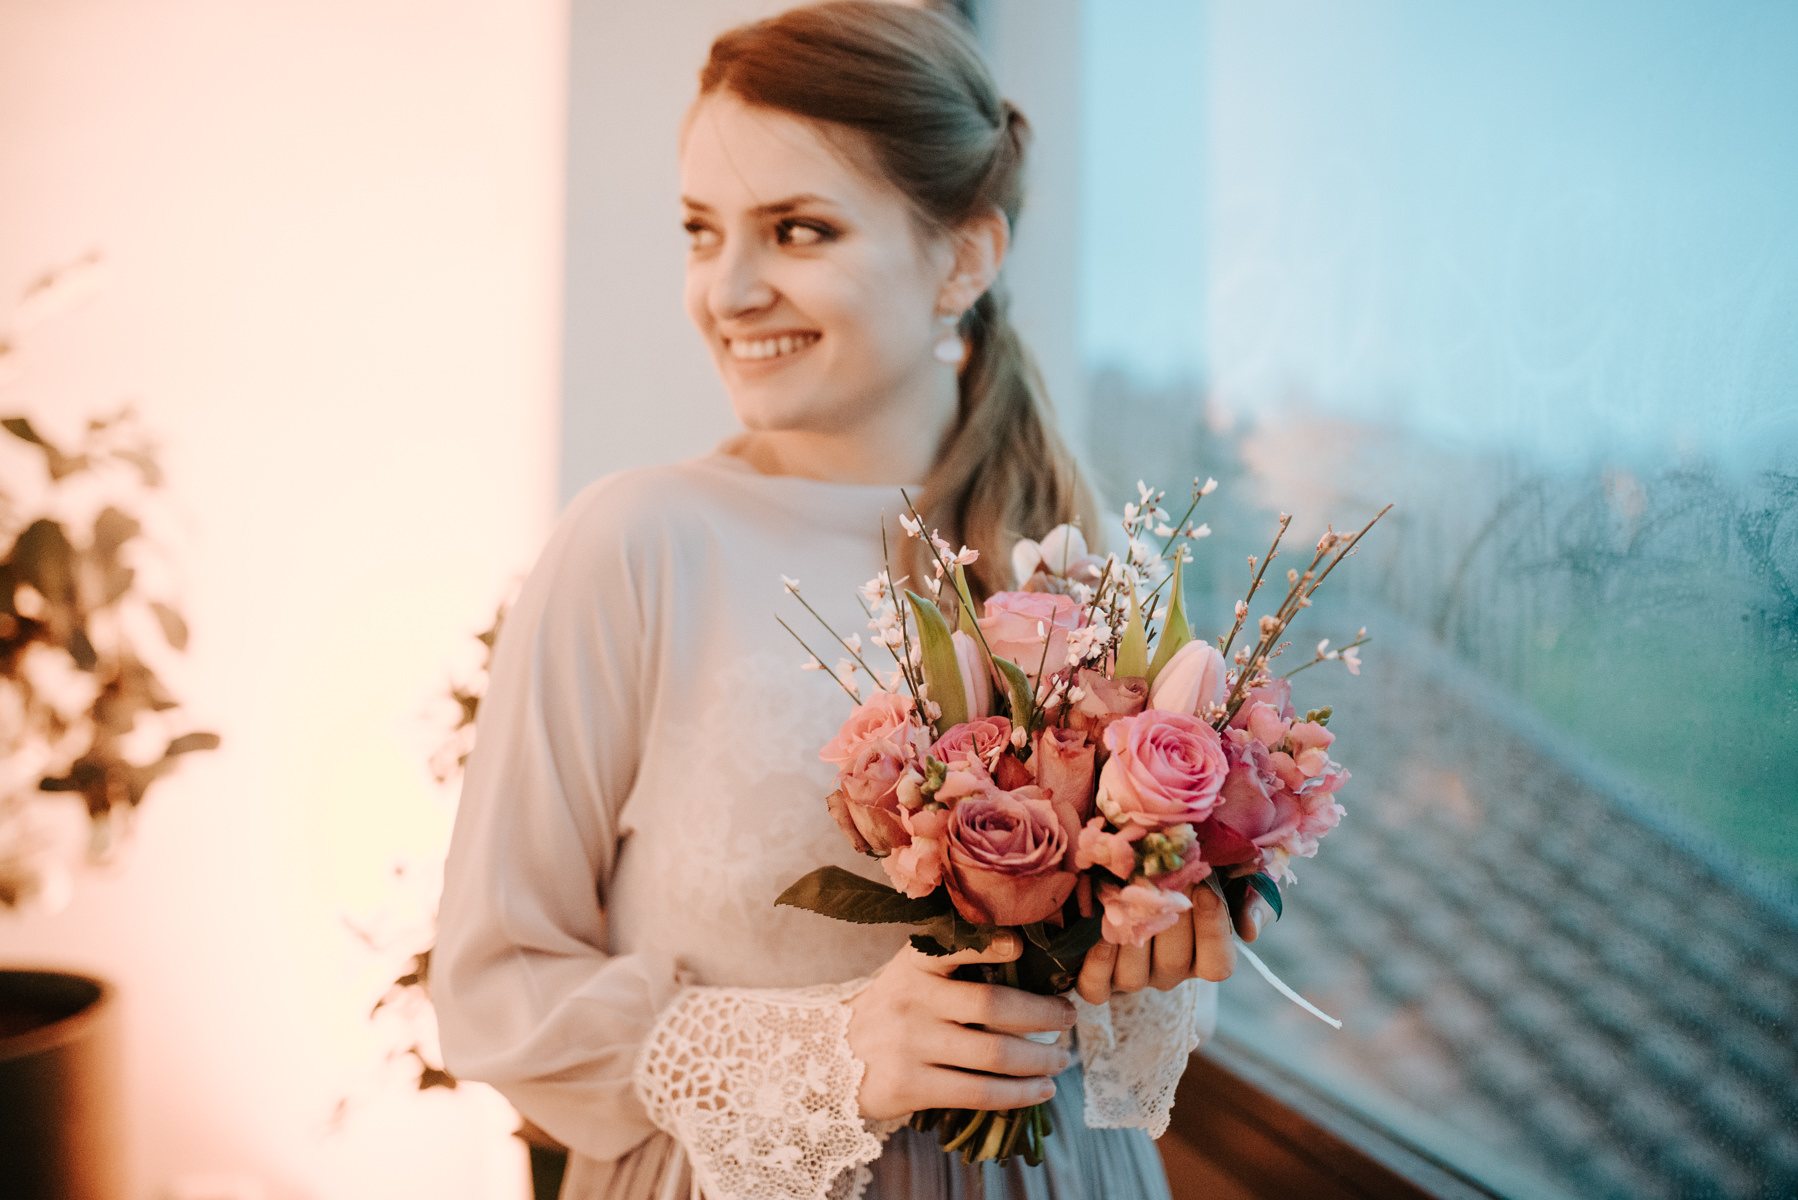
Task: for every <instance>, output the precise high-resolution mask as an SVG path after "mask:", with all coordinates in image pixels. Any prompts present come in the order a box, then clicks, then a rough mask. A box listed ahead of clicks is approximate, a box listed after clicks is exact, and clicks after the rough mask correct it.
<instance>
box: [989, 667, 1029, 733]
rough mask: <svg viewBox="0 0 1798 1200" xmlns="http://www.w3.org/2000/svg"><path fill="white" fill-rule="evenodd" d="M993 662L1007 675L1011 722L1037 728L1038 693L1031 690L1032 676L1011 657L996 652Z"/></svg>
mask: <svg viewBox="0 0 1798 1200" xmlns="http://www.w3.org/2000/svg"><path fill="white" fill-rule="evenodd" d="M993 663H994V664H995V665H996V666H997V667H998V668H999V674H1001V675H1003V676H1005V686H1006V688H1007V690H1009V691H1010V692H1011V723H1012V724H1013V725H1016V726H1018V727H1019V728H1021V729H1026V730H1031V729H1035V728H1036V693H1035V692H1034V691H1032V690H1031V687H1030V676H1028V675H1026V674H1024V668H1022V667H1020V666H1018V664H1017V663H1014V662H1012V661H1011V660H1010V659H1009V658H1000V657H999V656H998V655H996V654H995V655H993Z"/></svg>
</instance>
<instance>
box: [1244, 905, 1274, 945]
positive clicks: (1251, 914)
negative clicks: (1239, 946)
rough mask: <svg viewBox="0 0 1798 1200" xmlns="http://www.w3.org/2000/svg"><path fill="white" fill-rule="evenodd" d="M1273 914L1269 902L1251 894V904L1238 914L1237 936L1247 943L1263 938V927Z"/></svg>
mask: <svg viewBox="0 0 1798 1200" xmlns="http://www.w3.org/2000/svg"><path fill="white" fill-rule="evenodd" d="M1272 912H1273V910H1272V909H1270V908H1269V907H1268V906H1267V901H1265V900H1263V899H1262V898H1261V897H1260V896H1258V895H1254V894H1251V895H1250V896H1249V902H1248V903H1247V904H1245V905H1243V906H1242V909H1241V911H1239V912H1238V913H1237V914H1236V936H1237V937H1239V938H1241V939H1242V940H1243V941H1245V942H1252V941H1254V940H1255V939H1256V938H1258V937H1260V936H1261V927H1262V926H1263V925H1265V924H1266V923H1267V918H1268V917H1269V915H1271V913H1272Z"/></svg>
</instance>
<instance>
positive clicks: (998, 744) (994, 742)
mask: <svg viewBox="0 0 1798 1200" xmlns="http://www.w3.org/2000/svg"><path fill="white" fill-rule="evenodd" d="M1009 745H1011V722H1010V721H1009V720H1007V719H1006V718H1004V717H976V718H974V719H973V720H971V721H963V722H962V723H961V724H960V725H951V726H950V727H949V728H948V729H947V730H946V731H944V733H943V736H942V737H940V738H938V739H937V740H936V741H935V742H934V743H932V744H931V747H930V755H931V757H932V758H935V759H937V760H938V761H940V762H944V763H947V764H948V765H949V766H951V767H958V768H962V769H964V770H965V769H968V767H969V766H970V765H972V766H973V767H977V768H979V773H980V774H982V775H985V774H988V773H989V772H990V771H991V770H992V766H993V764H994V762H995V761H996V760H997V754H999V753H1003V752H1004V750H1005V748H1006V747H1008V746H1009Z"/></svg>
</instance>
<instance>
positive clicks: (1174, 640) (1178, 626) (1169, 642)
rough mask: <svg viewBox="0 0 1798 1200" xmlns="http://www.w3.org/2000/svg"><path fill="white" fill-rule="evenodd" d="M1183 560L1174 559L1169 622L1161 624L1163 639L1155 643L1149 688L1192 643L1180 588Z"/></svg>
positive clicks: (1169, 601) (1184, 602)
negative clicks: (1185, 647) (1180, 650)
mask: <svg viewBox="0 0 1798 1200" xmlns="http://www.w3.org/2000/svg"><path fill="white" fill-rule="evenodd" d="M1183 565H1184V563H1183V560H1181V559H1179V558H1176V559H1174V578H1173V580H1172V582H1170V583H1169V584H1168V592H1169V595H1168V601H1167V620H1165V621H1163V622H1162V623H1161V637H1160V639H1159V640H1157V641H1156V643H1155V660H1154V661H1153V662H1151V663H1150V664H1149V674H1148V680H1149V686H1150V687H1154V686H1155V677H1156V676H1157V675H1159V674H1161V668H1163V667H1165V666H1167V664H1168V660H1169V659H1171V658H1173V657H1174V655H1175V654H1176V653H1177V652H1178V651H1179V649H1180V647H1182V646H1184V645H1185V644H1186V643H1188V642H1190V641H1192V626H1191V625H1189V624H1188V623H1187V620H1186V599H1185V597H1184V595H1183V594H1182V593H1183V589H1182V588H1181V586H1180V568H1181V567H1182V566H1183Z"/></svg>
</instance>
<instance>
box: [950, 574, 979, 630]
mask: <svg viewBox="0 0 1798 1200" xmlns="http://www.w3.org/2000/svg"><path fill="white" fill-rule="evenodd" d="M955 597H956V599H958V600H960V601H961V604H960V609H961V619H960V620H959V621H957V622H956V625H955V628H956V629H958V630H959V631H961V632H962V633H965V634H967V635H968V636H969V637H971V638H973V639H974V640H975V641H979V640H980V627H979V626H978V625H976V624H975V623H974V594H973V593H972V592H970V591H968V573H967V572H966V571H964V570H963V569H962V565H961V564H960V563H956V564H955Z"/></svg>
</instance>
